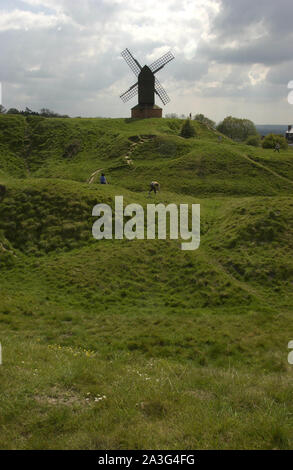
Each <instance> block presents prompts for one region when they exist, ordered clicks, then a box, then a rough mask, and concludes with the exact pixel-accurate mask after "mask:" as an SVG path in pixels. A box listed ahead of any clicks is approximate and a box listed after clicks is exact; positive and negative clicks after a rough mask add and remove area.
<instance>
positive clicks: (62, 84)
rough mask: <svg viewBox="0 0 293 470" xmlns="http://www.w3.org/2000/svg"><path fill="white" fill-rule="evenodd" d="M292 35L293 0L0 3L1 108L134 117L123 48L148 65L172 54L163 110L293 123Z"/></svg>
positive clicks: (130, 79)
mask: <svg viewBox="0 0 293 470" xmlns="http://www.w3.org/2000/svg"><path fill="white" fill-rule="evenodd" d="M292 39H293V28H292V0H278V1H277V0H191V1H190V0H180V1H179V0H177V1H175V0H159V1H158V0H145V1H142V0H126V1H125V0H0V63H1V69H0V82H1V83H2V104H3V105H4V106H5V107H6V108H10V107H16V108H18V109H24V108H25V107H26V106H27V107H29V108H31V109H33V110H39V109H40V108H42V107H46V108H50V109H52V110H54V111H56V112H59V113H62V114H63V113H66V114H69V115H70V116H92V117H94V116H105V117H128V116H130V108H131V107H132V106H135V105H136V104H137V99H136V98H133V99H131V100H130V101H129V102H128V103H123V102H122V101H121V99H120V98H119V95H120V94H121V93H122V92H124V91H125V90H127V89H128V88H129V86H130V85H132V84H133V83H134V82H135V76H134V75H133V73H132V72H131V70H130V69H129V67H128V65H127V64H126V62H125V61H124V60H123V58H122V57H121V55H120V53H121V51H122V50H123V49H125V48H126V47H127V48H128V49H129V50H130V51H131V52H132V53H133V55H134V56H135V57H136V58H137V59H138V61H139V62H140V63H141V65H144V64H150V63H151V62H153V61H154V60H155V59H157V58H159V57H160V56H161V55H162V54H164V53H165V52H167V51H169V50H171V51H172V52H173V54H174V55H175V60H173V61H172V62H170V63H169V64H167V65H166V67H165V68H164V69H163V70H162V71H160V72H158V78H159V80H160V82H161V83H162V85H163V86H164V88H165V89H166V91H167V93H168V94H169V96H170V98H171V102H170V103H168V104H167V105H166V106H164V107H163V108H164V113H172V112H176V113H178V114H188V113H189V112H192V113H193V114H195V113H204V114H205V115H207V116H208V117H210V118H211V119H213V120H215V121H217V122H218V121H220V120H222V119H223V118H224V117H225V116H227V115H232V116H237V117H245V118H248V119H252V120H253V121H254V122H255V123H256V124H289V123H290V124H291V123H292V124H293V116H292V112H293V105H292V104H291V105H290V104H289V103H288V93H289V91H290V89H289V88H288V82H289V81H292V80H293V55H292V45H293V41H292ZM157 104H159V105H160V104H161V103H160V101H157Z"/></svg>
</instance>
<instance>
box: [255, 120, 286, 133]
mask: <svg viewBox="0 0 293 470" xmlns="http://www.w3.org/2000/svg"><path fill="white" fill-rule="evenodd" d="M288 124H290V123H288ZM288 124H285V125H279V124H256V125H255V127H256V130H257V132H259V133H260V135H267V134H271V133H273V134H282V135H285V132H286V131H287V130H288Z"/></svg>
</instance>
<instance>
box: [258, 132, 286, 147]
mask: <svg viewBox="0 0 293 470" xmlns="http://www.w3.org/2000/svg"><path fill="white" fill-rule="evenodd" d="M277 143H279V144H280V147H281V148H282V149H283V150H286V149H287V148H288V142H287V140H286V139H285V137H283V136H282V135H277V134H268V135H267V136H266V137H265V138H264V139H263V141H262V146H263V148H264V149H273V148H275V145H276V144H277Z"/></svg>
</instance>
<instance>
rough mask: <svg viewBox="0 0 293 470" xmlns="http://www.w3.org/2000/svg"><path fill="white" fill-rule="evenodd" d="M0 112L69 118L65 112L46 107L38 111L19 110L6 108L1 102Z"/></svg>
mask: <svg viewBox="0 0 293 470" xmlns="http://www.w3.org/2000/svg"><path fill="white" fill-rule="evenodd" d="M0 114H21V115H23V116H43V117H55V118H69V116H68V115H67V114H58V113H55V111H51V109H48V108H42V109H40V111H39V112H37V111H32V110H31V109H29V108H27V107H26V108H25V109H24V110H19V109H17V108H9V109H8V110H6V109H5V108H4V106H3V105H2V104H0Z"/></svg>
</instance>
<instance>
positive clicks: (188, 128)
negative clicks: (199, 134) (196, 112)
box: [180, 119, 196, 139]
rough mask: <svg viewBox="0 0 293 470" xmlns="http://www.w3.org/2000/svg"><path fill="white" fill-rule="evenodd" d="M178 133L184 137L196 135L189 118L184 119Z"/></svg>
mask: <svg viewBox="0 0 293 470" xmlns="http://www.w3.org/2000/svg"><path fill="white" fill-rule="evenodd" d="M180 135H181V137H185V138H186V139H188V138H189V137H194V136H195V135H196V132H195V129H194V127H193V126H192V124H191V122H190V119H186V121H184V123H183V126H182V127H181V131H180Z"/></svg>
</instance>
